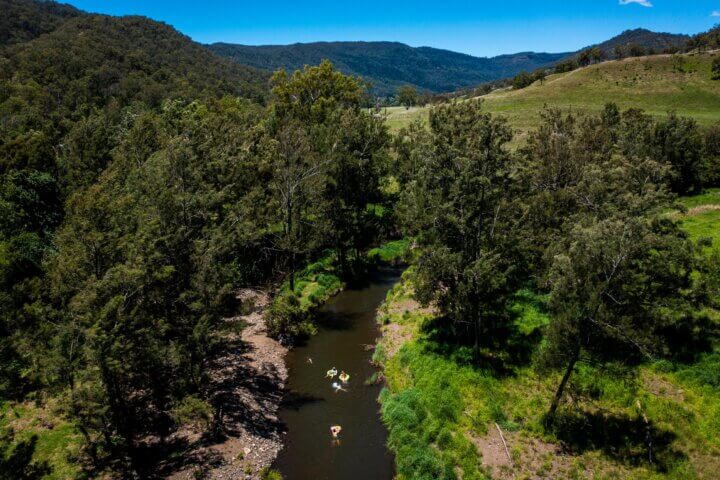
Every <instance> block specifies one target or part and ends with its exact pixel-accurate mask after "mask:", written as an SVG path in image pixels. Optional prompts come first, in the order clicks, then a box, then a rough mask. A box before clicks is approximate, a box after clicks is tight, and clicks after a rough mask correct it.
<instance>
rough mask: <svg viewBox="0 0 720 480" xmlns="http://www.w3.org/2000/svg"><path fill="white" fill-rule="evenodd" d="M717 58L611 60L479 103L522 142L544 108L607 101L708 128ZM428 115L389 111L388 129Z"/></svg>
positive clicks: (716, 103)
mask: <svg viewBox="0 0 720 480" xmlns="http://www.w3.org/2000/svg"><path fill="white" fill-rule="evenodd" d="M717 56H720V53H718V52H710V53H702V54H685V55H655V56H650V57H640V58H628V59H624V60H620V61H609V62H604V63H600V64H597V65H592V66H589V67H586V68H581V69H578V70H575V71H572V72H569V73H562V74H555V75H550V76H548V77H547V79H546V81H545V82H543V83H542V84H540V83H539V82H536V83H534V84H533V85H531V86H529V87H527V88H525V89H522V90H510V89H504V90H498V91H495V92H492V93H490V94H488V95H485V96H483V97H481V98H482V99H483V100H484V101H485V108H486V109H487V111H489V112H492V113H495V114H501V115H503V116H505V117H506V118H507V119H508V121H509V122H510V125H511V126H513V127H514V128H515V129H517V130H518V131H519V132H520V137H523V136H524V135H525V134H526V133H527V132H528V131H529V130H530V129H532V128H534V127H537V125H538V124H539V120H540V118H539V115H538V113H539V111H540V110H541V109H542V108H543V107H544V106H546V105H548V106H553V107H559V108H562V109H567V110H573V111H578V112H588V113H593V112H595V113H596V112H599V111H600V110H601V109H602V108H603V106H604V105H605V104H606V103H607V102H615V103H617V105H618V106H619V107H620V109H627V108H641V109H643V110H645V111H646V112H647V113H648V114H650V115H653V116H662V115H664V114H666V113H667V112H668V111H676V112H677V113H678V114H679V115H683V116H689V117H692V118H694V119H696V120H697V121H698V123H699V124H701V125H705V126H706V125H711V124H713V123H715V122H718V121H720V81H718V80H713V79H712V74H711V65H712V61H713V59H714V58H716V57H717ZM428 110H429V108H411V109H409V110H407V109H405V108H404V107H391V108H388V109H387V114H388V124H389V125H390V127H391V128H392V129H394V130H398V129H400V128H402V127H403V126H406V125H408V124H409V123H410V122H412V121H413V120H416V119H425V120H426V118H427V112H428Z"/></svg>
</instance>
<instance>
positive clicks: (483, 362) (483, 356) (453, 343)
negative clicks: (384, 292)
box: [420, 316, 542, 378]
mask: <svg viewBox="0 0 720 480" xmlns="http://www.w3.org/2000/svg"><path fill="white" fill-rule="evenodd" d="M420 331H421V332H422V333H423V335H424V337H425V342H424V347H425V349H426V350H427V351H430V352H432V353H434V354H436V355H441V356H444V357H446V358H450V359H452V360H453V361H454V362H456V363H458V364H459V365H465V366H473V367H475V368H477V369H480V370H485V371H488V372H491V373H492V374H493V375H494V376H496V377H499V378H502V377H508V376H513V375H514V374H515V372H516V371H517V369H518V368H520V367H524V366H527V365H529V364H530V363H531V360H532V357H533V354H534V353H535V351H536V350H537V348H538V346H539V345H540V341H541V340H542V331H541V330H540V329H536V330H533V331H532V332H530V333H523V332H521V331H520V329H519V328H517V326H516V325H514V324H512V323H509V322H508V323H507V324H506V326H505V327H502V328H500V327H498V328H495V329H493V331H492V335H483V336H482V337H481V339H480V345H479V348H478V349H477V350H476V349H475V346H474V343H473V339H474V332H473V329H472V326H470V325H457V324H453V323H452V322H451V321H450V320H448V319H447V318H445V317H441V316H438V317H433V318H430V319H428V320H427V321H426V322H425V323H424V324H423V325H422V327H421V329H420Z"/></svg>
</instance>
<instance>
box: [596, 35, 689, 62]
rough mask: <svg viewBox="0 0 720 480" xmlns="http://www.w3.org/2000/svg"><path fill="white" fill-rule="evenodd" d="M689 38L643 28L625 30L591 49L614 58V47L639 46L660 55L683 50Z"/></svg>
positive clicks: (627, 47)
mask: <svg viewBox="0 0 720 480" xmlns="http://www.w3.org/2000/svg"><path fill="white" fill-rule="evenodd" d="M690 38H691V37H690V35H680V34H675V33H658V32H652V31H650V30H646V29H644V28H638V29H635V30H626V31H624V32H623V33H621V34H620V35H618V36H616V37H613V38H611V39H610V40H607V41H605V42H603V43H599V44H597V45H593V47H598V48H600V49H601V50H602V51H604V52H605V54H606V55H607V56H608V57H614V53H615V48H616V47H621V48H623V49H625V50H629V49H630V48H631V47H633V46H639V47H642V48H643V49H645V51H647V52H655V53H662V52H664V51H668V50H669V51H677V50H682V49H684V48H685V46H686V45H687V44H688V41H690Z"/></svg>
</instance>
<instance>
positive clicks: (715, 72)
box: [712, 57, 720, 80]
mask: <svg viewBox="0 0 720 480" xmlns="http://www.w3.org/2000/svg"><path fill="white" fill-rule="evenodd" d="M712 78H713V80H720V57H717V58H715V59H714V60H713V62H712Z"/></svg>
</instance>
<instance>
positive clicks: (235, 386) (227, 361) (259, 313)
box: [165, 290, 288, 480]
mask: <svg viewBox="0 0 720 480" xmlns="http://www.w3.org/2000/svg"><path fill="white" fill-rule="evenodd" d="M237 298H238V300H240V301H241V302H243V304H248V303H250V304H252V305H253V308H252V311H251V312H250V313H249V314H247V315H241V316H237V317H233V318H229V319H227V322H229V323H230V324H236V325H238V326H240V325H244V326H245V328H243V329H242V332H241V333H240V334H236V333H233V334H230V335H228V336H227V338H225V339H224V347H223V348H222V349H221V350H220V353H219V354H218V355H216V356H215V357H214V358H213V359H212V361H211V365H210V371H211V378H212V381H211V385H209V387H208V388H209V392H210V394H209V398H210V399H211V401H212V403H213V406H214V409H215V411H216V418H215V420H214V423H215V426H214V430H215V431H214V432H213V435H212V436H213V437H215V438H214V439H208V438H207V434H206V435H199V434H194V433H192V432H189V431H185V432H179V433H178V434H177V435H178V436H183V437H184V438H183V440H184V441H185V442H187V443H189V444H190V445H191V447H190V448H189V449H188V451H187V452H186V453H184V454H183V455H182V457H183V462H184V465H183V467H182V468H180V469H177V470H176V471H174V472H172V473H169V474H167V475H165V477H166V478H168V479H172V480H180V479H190V478H197V475H198V474H199V473H201V472H202V474H203V475H204V477H202V478H210V479H257V478H260V475H259V472H260V470H262V469H263V468H265V467H269V466H270V465H271V464H272V462H273V461H274V460H275V458H276V457H277V455H278V453H279V452H280V449H281V448H282V443H283V442H282V437H283V434H284V432H283V428H282V425H281V423H280V421H279V419H278V410H279V407H280V402H281V400H282V396H283V389H284V386H285V382H286V381H287V377H288V372H287V368H286V366H285V354H286V353H287V349H286V348H285V347H283V346H282V345H281V344H280V343H279V342H277V341H275V340H273V339H271V338H269V337H268V336H267V329H266V326H265V318H264V313H265V310H266V309H267V306H268V304H269V301H270V299H269V297H268V295H267V293H265V292H261V291H255V290H242V291H240V292H239V293H238V296H237Z"/></svg>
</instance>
